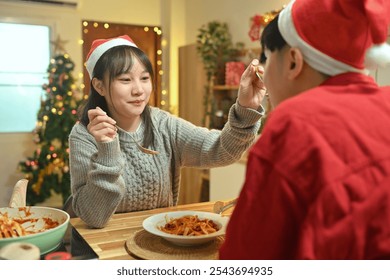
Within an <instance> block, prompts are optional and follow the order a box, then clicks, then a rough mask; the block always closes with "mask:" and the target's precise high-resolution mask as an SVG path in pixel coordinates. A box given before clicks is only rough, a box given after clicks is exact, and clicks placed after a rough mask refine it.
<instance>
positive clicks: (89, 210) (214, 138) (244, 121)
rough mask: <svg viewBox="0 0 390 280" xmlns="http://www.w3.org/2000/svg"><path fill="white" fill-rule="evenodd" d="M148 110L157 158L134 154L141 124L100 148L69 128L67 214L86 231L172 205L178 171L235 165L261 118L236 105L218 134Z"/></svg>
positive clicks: (76, 128)
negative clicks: (128, 214)
mask: <svg viewBox="0 0 390 280" xmlns="http://www.w3.org/2000/svg"><path fill="white" fill-rule="evenodd" d="M151 110H152V114H151V115H152V120H153V133H155V143H154V147H150V148H153V149H154V150H157V151H158V152H159V154H158V155H150V154H145V153H142V152H141V151H140V150H139V149H137V146H136V145H135V143H134V140H133V138H135V139H136V140H137V141H138V142H139V143H141V144H142V142H143V141H142V136H143V133H144V126H143V124H142V123H141V125H140V127H139V128H138V130H137V131H136V132H126V131H124V130H118V135H117V136H116V137H115V139H114V140H113V141H111V142H104V143H102V142H96V141H95V139H94V137H93V136H92V135H91V134H89V132H88V130H87V128H86V127H85V126H84V125H82V124H80V123H78V124H76V125H75V126H74V127H73V129H72V131H71V133H70V136H69V145H70V175H71V188H72V195H73V209H74V211H75V213H76V214H77V215H78V216H79V217H80V218H81V219H82V220H83V221H84V222H85V223H86V224H88V225H89V226H91V227H95V228H101V227H104V226H105V225H106V224H107V222H108V221H109V219H110V218H111V216H112V215H113V214H114V213H119V212H131V211H141V210H147V209H153V208H159V207H167V206H172V205H176V204H177V201H178V193H179V184H180V168H181V167H184V166H186V167H199V168H212V167H218V166H225V165H228V164H231V163H233V162H235V161H237V160H238V159H240V157H241V156H242V154H243V152H244V151H245V150H246V149H247V148H248V147H249V146H250V145H251V144H252V143H253V141H254V138H255V136H256V133H257V131H258V130H259V126H260V121H259V120H260V118H261V116H262V112H259V111H256V110H252V109H246V108H244V107H241V106H240V105H239V104H238V103H236V104H234V105H233V106H232V108H231V109H230V112H229V117H228V122H227V123H226V125H225V127H224V128H223V129H222V131H220V130H208V129H206V128H203V127H197V126H195V125H193V124H191V123H190V122H188V121H186V120H183V119H181V118H178V117H176V116H173V115H171V114H169V113H168V112H166V111H163V110H160V109H158V108H151ZM129 134H131V135H132V136H133V138H132V137H131V136H130V135H129ZM221 187H222V186H221Z"/></svg>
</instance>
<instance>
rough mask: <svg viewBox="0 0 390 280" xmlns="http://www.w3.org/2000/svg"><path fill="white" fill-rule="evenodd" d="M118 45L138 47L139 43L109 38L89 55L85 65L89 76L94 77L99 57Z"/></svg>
mask: <svg viewBox="0 0 390 280" xmlns="http://www.w3.org/2000/svg"><path fill="white" fill-rule="evenodd" d="M116 46H132V47H136V48H137V45H136V44H134V43H133V42H131V41H129V40H126V39H123V38H115V39H112V40H109V41H107V42H105V43H103V44H101V45H99V46H98V47H96V49H95V50H94V51H93V52H92V53H91V55H90V56H89V58H88V60H87V62H86V63H85V67H86V68H87V71H88V74H89V77H90V78H91V79H92V75H93V69H94V68H95V65H96V62H97V61H98V60H99V58H100V57H101V56H102V55H103V54H104V53H105V52H106V51H108V50H109V49H111V48H113V47H116Z"/></svg>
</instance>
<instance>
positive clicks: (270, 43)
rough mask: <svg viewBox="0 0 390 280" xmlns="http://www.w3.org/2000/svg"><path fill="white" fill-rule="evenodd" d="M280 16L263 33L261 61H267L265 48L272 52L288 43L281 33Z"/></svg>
mask: <svg viewBox="0 0 390 280" xmlns="http://www.w3.org/2000/svg"><path fill="white" fill-rule="evenodd" d="M278 18H279V15H276V17H275V18H274V19H273V20H271V21H270V22H269V23H268V24H267V26H266V27H265V28H264V30H263V32H262V33H261V38H260V44H261V49H262V54H261V56H260V62H261V63H264V62H265V59H266V58H265V56H264V50H265V49H268V50H270V51H271V52H273V51H275V50H281V49H283V48H284V46H286V45H287V42H286V41H285V40H284V39H283V37H282V34H280V31H279V27H278Z"/></svg>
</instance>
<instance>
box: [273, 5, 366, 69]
mask: <svg viewBox="0 0 390 280" xmlns="http://www.w3.org/2000/svg"><path fill="white" fill-rule="evenodd" d="M294 2H295V1H291V2H290V3H289V4H288V5H287V6H286V7H285V8H284V9H283V10H282V11H281V12H280V14H279V19H278V27H279V30H280V33H281V35H282V37H283V38H284V40H285V41H286V42H287V44H289V45H290V46H291V47H296V48H299V49H300V50H301V52H302V54H303V57H304V59H305V61H306V62H307V63H308V64H309V65H310V66H311V67H313V68H314V69H316V70H317V71H319V72H321V73H324V74H327V75H330V76H335V75H338V74H341V73H345V72H358V73H364V74H367V73H368V70H367V69H358V68H355V67H352V66H350V65H348V64H345V63H343V62H340V61H338V60H336V59H334V58H332V57H330V56H328V55H326V54H324V53H322V52H320V51H319V50H317V49H315V48H313V47H312V46H311V45H309V44H308V43H306V42H305V41H304V40H303V39H302V38H301V37H300V36H299V34H298V32H297V30H296V28H295V25H294V22H293V19H292V13H291V9H292V6H293V4H294Z"/></svg>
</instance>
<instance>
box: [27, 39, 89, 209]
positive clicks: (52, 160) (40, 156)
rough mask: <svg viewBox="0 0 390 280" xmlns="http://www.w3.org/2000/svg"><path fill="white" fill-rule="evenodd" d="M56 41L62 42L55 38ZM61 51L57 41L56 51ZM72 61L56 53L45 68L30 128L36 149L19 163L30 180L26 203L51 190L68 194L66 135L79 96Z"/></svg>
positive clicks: (40, 199)
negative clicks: (34, 116)
mask: <svg viewBox="0 0 390 280" xmlns="http://www.w3.org/2000/svg"><path fill="white" fill-rule="evenodd" d="M58 42H63V41H61V40H59V39H57V43H58ZM58 49H59V50H60V51H61V52H62V51H63V48H62V47H61V46H60V45H56V51H57V50H58ZM73 69H74V63H73V62H72V60H71V59H70V57H69V55H68V54H66V53H62V54H56V55H55V56H54V58H52V59H51V60H50V64H49V66H48V69H47V73H48V84H44V85H43V86H42V88H43V90H44V95H45V98H42V100H41V107H40V109H39V111H38V116H37V123H36V127H35V129H34V131H33V134H34V139H33V140H34V142H35V143H36V146H37V147H36V150H35V151H34V152H33V155H32V156H30V157H28V158H27V159H26V160H24V161H21V162H20V163H19V169H20V170H21V171H22V172H23V173H25V177H26V179H27V180H28V181H29V183H28V187H27V197H26V203H27V205H35V204H37V203H41V202H44V201H45V200H46V199H48V198H49V197H50V196H52V194H53V192H55V193H57V194H60V195H62V200H63V202H64V201H65V200H66V199H67V198H68V196H69V195H70V174H69V145H68V136H69V133H70V130H71V129H72V127H73V125H74V124H75V122H76V121H77V117H76V110H77V107H78V106H79V104H80V102H81V100H82V94H81V91H80V90H79V89H78V88H77V86H76V84H75V81H74V78H73V77H72V74H71V72H72V71H73Z"/></svg>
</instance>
